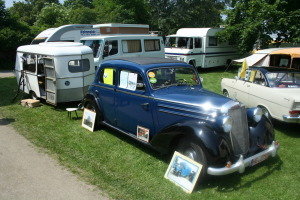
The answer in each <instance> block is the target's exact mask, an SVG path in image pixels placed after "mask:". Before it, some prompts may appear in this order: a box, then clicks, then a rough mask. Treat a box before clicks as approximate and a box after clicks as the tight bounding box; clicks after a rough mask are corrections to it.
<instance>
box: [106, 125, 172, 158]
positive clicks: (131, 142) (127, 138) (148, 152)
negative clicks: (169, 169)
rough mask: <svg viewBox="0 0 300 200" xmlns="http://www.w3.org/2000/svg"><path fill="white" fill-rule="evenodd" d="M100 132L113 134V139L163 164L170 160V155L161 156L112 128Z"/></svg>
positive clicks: (149, 147)
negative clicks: (117, 139)
mask: <svg viewBox="0 0 300 200" xmlns="http://www.w3.org/2000/svg"><path fill="white" fill-rule="evenodd" d="M101 130H104V131H106V132H108V133H110V134H113V135H114V136H115V137H117V138H119V139H120V140H122V141H125V142H126V143H128V144H130V145H131V146H134V147H136V148H138V149H139V150H141V151H143V152H145V153H146V154H149V155H151V156H152V157H154V158H156V159H159V160H161V161H163V162H165V163H168V162H169V161H170V160H171V156H172V155H168V154H162V153H160V152H158V151H156V150H155V149H153V148H152V147H151V146H148V145H145V144H143V143H141V142H139V141H138V140H136V139H134V138H131V137H130V136H128V135H125V134H123V133H121V132H118V131H116V130H114V129H112V128H109V127H103V128H102V129H101Z"/></svg>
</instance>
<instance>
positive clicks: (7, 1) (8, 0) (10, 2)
mask: <svg viewBox="0 0 300 200" xmlns="http://www.w3.org/2000/svg"><path fill="white" fill-rule="evenodd" d="M4 1H5V7H6V8H9V7H12V5H13V2H14V1H15V2H17V1H22V0H4ZM59 2H60V3H63V2H64V0H59Z"/></svg>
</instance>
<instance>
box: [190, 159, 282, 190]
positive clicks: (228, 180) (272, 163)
mask: <svg viewBox="0 0 300 200" xmlns="http://www.w3.org/2000/svg"><path fill="white" fill-rule="evenodd" d="M282 164H283V162H282V160H281V159H280V157H279V156H278V155H277V156H275V157H274V158H269V159H268V160H266V161H264V162H262V163H260V164H258V165H257V166H253V167H247V168H246V169H245V172H244V173H243V174H239V173H238V172H236V173H233V174H229V175H225V176H210V177H209V178H208V179H207V180H206V181H205V182H204V183H203V184H201V185H197V187H196V190H195V191H197V190H203V189H209V188H217V190H218V192H223V193H227V192H232V191H237V190H240V189H244V188H250V187H251V186H252V184H254V183H255V182H258V181H261V180H263V179H265V178H267V177H268V176H270V175H271V174H272V173H274V171H280V170H281V167H282ZM264 166H265V167H266V168H267V170H266V171H265V172H264V173H263V174H261V175H260V176H258V177H256V176H255V171H256V170H257V169H259V168H260V167H264ZM252 174H253V178H252V179H251V180H249V181H246V182H245V181H244V182H245V183H243V184H241V180H242V177H243V176H245V175H252Z"/></svg>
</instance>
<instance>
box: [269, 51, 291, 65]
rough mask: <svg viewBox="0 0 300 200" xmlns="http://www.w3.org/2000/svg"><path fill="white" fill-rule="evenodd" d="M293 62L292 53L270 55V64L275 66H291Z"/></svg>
mask: <svg viewBox="0 0 300 200" xmlns="http://www.w3.org/2000/svg"><path fill="white" fill-rule="evenodd" d="M290 62H291V56H290V55H282V54H278V55H276V54H275V55H271V56H270V66H274V67H289V66H290Z"/></svg>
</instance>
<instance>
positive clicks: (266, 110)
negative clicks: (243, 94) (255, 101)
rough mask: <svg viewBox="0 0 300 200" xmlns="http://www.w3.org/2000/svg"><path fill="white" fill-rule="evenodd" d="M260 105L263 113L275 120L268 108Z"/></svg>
mask: <svg viewBox="0 0 300 200" xmlns="http://www.w3.org/2000/svg"><path fill="white" fill-rule="evenodd" d="M258 107H260V108H261V110H262V112H263V114H264V115H265V116H266V117H267V118H269V119H270V120H271V121H272V120H273V118H272V116H271V114H270V112H269V111H268V109H267V108H266V107H263V106H258Z"/></svg>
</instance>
